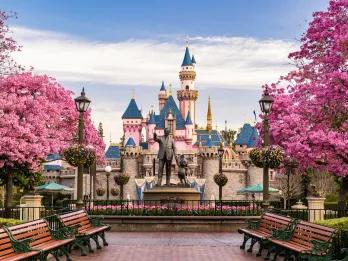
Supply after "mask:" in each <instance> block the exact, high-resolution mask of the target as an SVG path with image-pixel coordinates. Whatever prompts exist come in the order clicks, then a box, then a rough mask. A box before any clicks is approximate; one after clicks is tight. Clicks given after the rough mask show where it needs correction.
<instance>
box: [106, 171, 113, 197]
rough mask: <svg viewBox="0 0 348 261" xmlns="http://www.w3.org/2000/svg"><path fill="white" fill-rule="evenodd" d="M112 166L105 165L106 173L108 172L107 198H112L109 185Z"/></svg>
mask: <svg viewBox="0 0 348 261" xmlns="http://www.w3.org/2000/svg"><path fill="white" fill-rule="evenodd" d="M111 170H112V169H111V166H106V167H105V173H106V200H109V198H110V186H109V184H110V183H109V178H110V173H111Z"/></svg>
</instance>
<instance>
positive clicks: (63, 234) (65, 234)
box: [49, 227, 75, 240]
mask: <svg viewBox="0 0 348 261" xmlns="http://www.w3.org/2000/svg"><path fill="white" fill-rule="evenodd" d="M49 230H50V232H51V235H52V238H53V239H54V240H63V239H66V238H71V237H74V236H75V230H74V229H73V228H72V227H61V228H58V229H51V228H49Z"/></svg>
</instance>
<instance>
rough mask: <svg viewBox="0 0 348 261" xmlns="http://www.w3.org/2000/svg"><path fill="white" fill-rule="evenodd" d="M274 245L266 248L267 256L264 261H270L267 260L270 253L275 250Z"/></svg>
mask: <svg viewBox="0 0 348 261" xmlns="http://www.w3.org/2000/svg"><path fill="white" fill-rule="evenodd" d="M275 247H276V246H275V245H270V246H269V247H268V251H267V255H266V257H265V258H264V260H270V259H269V258H270V256H271V253H272V252H273V251H274V250H275Z"/></svg>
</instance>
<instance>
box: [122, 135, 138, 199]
mask: <svg viewBox="0 0 348 261" xmlns="http://www.w3.org/2000/svg"><path fill="white" fill-rule="evenodd" d="M130 139H131V140H132V138H129V139H128V140H127V143H128V141H129V140H130ZM134 144H135V143H134V141H133V142H132V141H130V145H127V144H126V146H125V147H124V148H123V149H122V152H121V155H122V159H123V167H122V172H123V173H124V174H127V175H128V176H129V181H128V183H127V184H126V185H124V188H123V189H124V195H123V196H124V198H125V199H127V195H129V197H130V198H131V199H136V198H137V193H136V186H135V179H136V178H137V177H138V175H139V172H138V170H139V166H138V158H139V156H140V155H141V152H142V150H141V147H140V146H135V145H134Z"/></svg>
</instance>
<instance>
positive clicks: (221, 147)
mask: <svg viewBox="0 0 348 261" xmlns="http://www.w3.org/2000/svg"><path fill="white" fill-rule="evenodd" d="M224 152H225V151H224V145H223V143H222V142H221V143H220V147H219V149H218V154H219V158H220V161H219V173H220V174H222V156H223V155H224Z"/></svg>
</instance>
